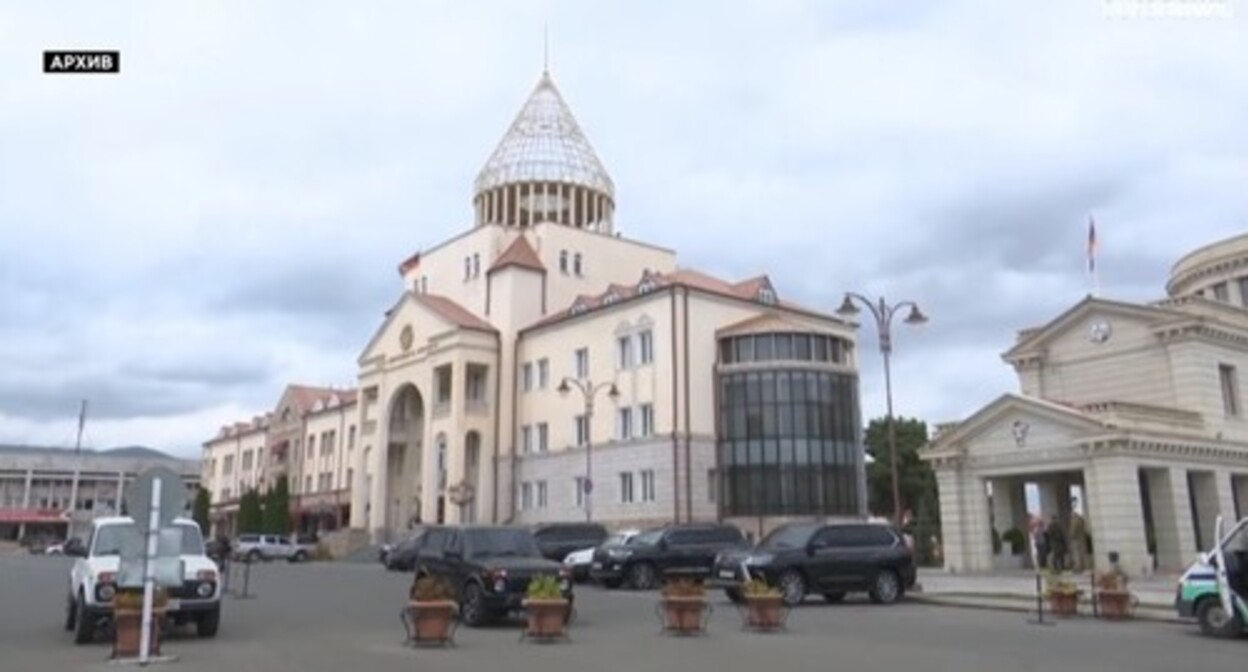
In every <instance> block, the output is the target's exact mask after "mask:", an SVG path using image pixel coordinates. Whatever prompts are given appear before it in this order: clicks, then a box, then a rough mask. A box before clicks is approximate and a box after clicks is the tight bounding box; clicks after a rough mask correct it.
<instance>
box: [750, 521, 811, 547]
mask: <svg viewBox="0 0 1248 672" xmlns="http://www.w3.org/2000/svg"><path fill="white" fill-rule="evenodd" d="M814 529H815V528H813V527H810V526H809V525H786V526H784V527H777V528H776V529H774V530H772V531H771V534H768V535H767V536H765V537H763V540H762V541H761V542H759V544H758V547H759V548H766V549H773V550H777V549H782V548H802V547H804V546H805V545H806V542H807V541H809V540H810V534H811V532H813V531H814Z"/></svg>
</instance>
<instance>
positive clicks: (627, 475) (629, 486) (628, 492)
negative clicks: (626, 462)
mask: <svg viewBox="0 0 1248 672" xmlns="http://www.w3.org/2000/svg"><path fill="white" fill-rule="evenodd" d="M620 503H621V504H632V503H633V474H632V472H628V471H625V472H622V473H621V474H620Z"/></svg>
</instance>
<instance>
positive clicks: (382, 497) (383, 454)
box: [366, 410, 390, 542]
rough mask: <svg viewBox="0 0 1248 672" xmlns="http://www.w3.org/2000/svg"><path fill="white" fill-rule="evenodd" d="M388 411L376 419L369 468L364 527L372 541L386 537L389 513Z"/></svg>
mask: <svg viewBox="0 0 1248 672" xmlns="http://www.w3.org/2000/svg"><path fill="white" fill-rule="evenodd" d="M388 415H389V414H388V411H386V410H383V411H382V412H381V413H380V416H381V417H380V418H378V419H377V431H376V432H375V433H374V436H375V437H376V439H377V443H376V445H374V446H373V451H372V452H373V455H372V457H373V464H372V466H371V471H372V476H373V487H372V492H370V493H369V495H368V498H369V502H368V504H369V505H368V510H369V511H368V518H367V521H366V525H367V526H368V529H369V530H370V532H371V533H372V535H373V541H374V542H378V541H383V540H385V539H386V537H387V526H386V522H387V521H386V514H387V512H389V511H390V499H389V496H390V493H389V479H390V474H389V468H390V463H389V457H390V428H389V422H390V418H389V417H388Z"/></svg>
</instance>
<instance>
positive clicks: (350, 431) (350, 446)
mask: <svg viewBox="0 0 1248 672" xmlns="http://www.w3.org/2000/svg"><path fill="white" fill-rule="evenodd" d="M347 450H355V425H351V426H350V427H348V428H347Z"/></svg>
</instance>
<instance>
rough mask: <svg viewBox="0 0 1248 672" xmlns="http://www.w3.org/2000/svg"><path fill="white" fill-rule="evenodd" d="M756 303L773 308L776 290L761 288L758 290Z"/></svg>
mask: <svg viewBox="0 0 1248 672" xmlns="http://www.w3.org/2000/svg"><path fill="white" fill-rule="evenodd" d="M758 302H759V303H761V304H764V305H768V306H773V305H775V303H776V290H774V289H772V288H770V287H763V288H760V289H759V290H758Z"/></svg>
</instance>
